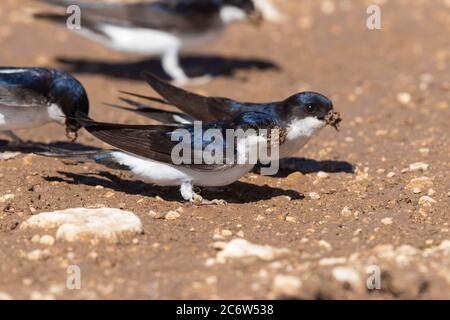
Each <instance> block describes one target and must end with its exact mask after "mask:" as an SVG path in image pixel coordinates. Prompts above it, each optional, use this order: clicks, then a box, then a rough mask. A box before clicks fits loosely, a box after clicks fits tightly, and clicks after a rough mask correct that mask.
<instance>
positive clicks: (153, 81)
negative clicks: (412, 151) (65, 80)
mask: <svg viewBox="0 0 450 320" xmlns="http://www.w3.org/2000/svg"><path fill="white" fill-rule="evenodd" d="M142 76H143V78H144V79H145V80H146V81H147V83H148V84H149V85H150V86H151V87H152V88H153V90H155V91H156V92H157V93H158V94H159V95H160V96H161V97H162V98H156V97H149V96H144V95H139V94H134V93H129V92H122V93H123V94H126V95H128V96H132V97H135V98H140V99H145V100H148V101H151V102H156V103H160V104H164V105H172V106H175V107H177V108H178V109H179V110H181V111H182V112H172V111H164V110H161V109H156V108H154V107H151V106H148V105H147V104H143V103H140V102H138V101H136V100H133V99H131V98H128V97H127V98H125V97H121V100H122V101H123V102H125V103H127V104H128V105H130V106H131V107H124V106H120V105H116V104H109V105H110V106H113V107H116V108H120V109H124V110H128V111H132V112H135V113H138V114H140V115H143V116H146V117H148V118H151V119H154V120H157V121H160V122H163V123H191V122H192V121H194V120H201V121H205V122H212V121H218V120H226V119H231V118H233V117H235V116H236V115H238V114H240V113H243V112H258V113H264V114H267V115H268V116H269V117H272V118H273V119H274V121H277V122H278V123H280V125H281V127H282V128H285V129H287V128H290V130H289V134H288V136H287V141H286V143H284V144H283V145H281V146H280V158H286V157H289V156H292V155H293V154H295V153H296V152H297V151H299V150H300V149H301V148H302V147H303V146H304V145H305V144H306V143H307V142H308V140H309V139H310V138H311V137H312V136H313V133H315V132H316V131H317V129H320V128H322V127H324V126H325V124H329V125H331V126H333V127H334V128H336V129H338V127H339V123H340V122H341V121H342V119H341V117H340V114H339V112H336V111H334V110H333V104H332V102H331V101H330V100H329V99H328V98H327V97H325V96H324V95H322V94H320V93H316V92H301V93H297V94H294V95H292V96H290V97H288V98H287V99H285V100H282V101H277V102H269V103H248V102H238V101H235V100H232V99H229V98H223V97H205V96H202V95H199V94H196V93H193V92H190V91H187V90H184V89H181V88H178V87H176V86H174V85H172V84H170V83H168V82H166V81H163V80H161V79H159V78H158V77H156V76H155V75H153V74H151V73H148V72H144V73H143V74H142Z"/></svg>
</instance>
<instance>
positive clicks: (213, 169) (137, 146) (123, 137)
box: [46, 74, 340, 204]
mask: <svg viewBox="0 0 450 320" xmlns="http://www.w3.org/2000/svg"><path fill="white" fill-rule="evenodd" d="M146 78H147V79H148V80H149V81H151V82H154V83H158V84H159V86H161V87H158V86H157V88H158V89H160V90H161V89H162V88H163V87H164V88H166V89H169V90H179V89H177V88H175V87H173V86H170V87H167V85H168V84H167V83H165V82H162V81H161V80H159V79H157V78H155V77H154V76H153V75H151V74H146ZM166 93H167V92H166ZM172 93H173V92H172ZM179 94H182V96H180V95H179ZM163 96H164V97H166V98H167V95H163ZM175 96H176V97H171V98H167V102H166V101H162V100H161V102H164V103H174V104H178V103H181V101H182V100H183V99H184V105H185V106H186V107H187V108H190V107H194V106H197V107H199V108H202V109H203V111H204V114H203V115H200V114H199V113H194V112H193V119H198V118H202V119H205V122H198V121H194V123H189V122H188V121H187V122H186V123H178V124H161V125H127V124H113V123H102V122H96V121H94V120H92V119H89V118H87V117H78V118H76V120H77V121H78V122H79V123H80V124H81V125H82V126H83V127H84V128H85V129H86V130H87V131H88V132H90V133H91V134H92V135H94V136H95V137H97V138H98V139H100V140H102V141H103V142H106V143H108V144H109V145H111V146H113V147H115V148H117V149H118V150H110V151H107V150H95V151H89V152H81V153H80V152H78V153H74V152H68V153H65V154H64V152H58V151H56V152H55V150H53V151H50V152H48V153H47V154H46V155H49V156H56V157H63V158H71V159H76V160H94V161H96V162H98V163H103V164H105V165H108V166H111V164H114V165H115V166H117V165H120V166H122V167H125V168H126V169H128V170H130V171H131V172H132V173H133V174H135V175H136V176H137V177H138V178H139V179H141V180H142V181H144V182H147V183H151V184H155V185H159V186H178V187H180V192H181V195H182V197H183V198H184V199H185V200H187V201H191V202H194V203H200V204H220V203H223V201H222V200H213V201H208V200H205V199H202V198H201V196H199V195H197V194H196V193H195V192H194V187H196V186H198V187H217V186H225V185H228V184H231V183H233V182H235V181H237V180H238V179H239V178H240V177H242V176H243V175H245V174H246V173H248V172H249V171H251V170H252V169H253V167H254V166H255V164H256V163H257V162H263V163H264V164H267V160H269V161H271V162H273V161H277V160H279V158H280V155H281V156H283V157H284V156H286V155H288V154H292V153H293V152H295V151H296V150H298V149H299V148H301V147H302V146H303V145H304V144H305V143H306V142H307V141H308V140H309V139H311V138H312V137H313V136H314V135H315V134H316V133H317V132H318V131H319V130H320V129H322V128H323V127H325V126H326V125H327V124H329V125H333V126H337V124H338V122H339V121H340V118H339V116H338V114H337V113H335V112H334V111H333V106H332V104H331V102H330V101H329V100H328V99H326V98H325V97H323V96H321V95H319V94H315V93H304V94H299V95H295V96H292V97H290V98H288V99H287V100H285V101H284V102H278V103H271V104H265V105H261V104H259V105H257V104H251V103H245V104H242V103H238V102H235V101H233V100H230V99H226V98H206V97H201V96H198V95H195V94H193V93H190V92H187V91H177V94H176V95H175ZM150 99H152V100H158V99H159V98H150ZM177 99H180V100H177ZM219 106H220V108H219ZM193 110H195V108H194V109H193ZM151 112H155V114H157V113H158V112H160V113H163V111H151ZM179 114H181V113H179ZM179 114H176V113H169V115H170V116H173V115H175V116H177V115H179ZM153 117H154V116H153V114H152V118H153ZM217 117H220V118H221V119H220V120H212V119H213V118H217ZM199 123H200V128H201V134H200V135H198V134H197V133H196V132H197V131H196V129H197V128H198V125H199ZM209 130H216V131H218V132H220V133H221V134H220V135H219V136H216V135H207V133H208V132H209ZM229 130H231V131H232V132H239V130H243V131H245V132H247V130H249V131H250V133H251V134H249V135H244V136H237V137H238V138H237V139H236V141H235V139H234V136H233V138H232V139H229V136H228V132H229ZM252 130H253V131H252ZM180 132H185V134H184V135H183V136H179V134H180ZM273 132H277V134H272V133H273ZM180 137H183V139H181V140H180V139H179V138H180ZM186 137H187V139H186V140H185V138H186ZM274 142H276V143H275V145H277V146H278V149H277V150H278V153H276V152H272V151H273V150H272V149H275V147H274ZM212 143H213V144H214V145H215V148H214V152H212V153H211V154H213V155H214V156H215V155H217V154H220V155H221V156H222V159H221V160H222V161H209V160H211V159H209V160H208V158H207V157H205V156H204V155H205V151H207V150H208V149H209V151H211V148H210V146H211V144H212ZM261 143H263V145H264V143H266V144H265V146H266V147H267V148H268V149H270V153H269V152H267V153H265V154H261V153H260V152H259V151H260V150H259V149H258V153H254V154H257V157H256V158H253V159H254V162H251V161H248V162H246V161H240V159H244V160H246V159H249V156H248V155H249V154H250V153H249V149H252V148H254V147H259V146H260V144H261ZM180 145H181V146H183V148H181V152H180ZM230 149H231V151H232V152H231V153H228V152H227V151H229V150H230ZM174 151H176V152H174ZM180 154H182V158H183V161H179V159H178V158H177V157H174V155H180ZM211 154H210V155H211ZM230 154H231V156H230ZM185 157H186V158H187V160H188V161H185V160H186V159H185ZM219 160H220V159H219Z"/></svg>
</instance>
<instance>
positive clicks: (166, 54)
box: [76, 24, 222, 83]
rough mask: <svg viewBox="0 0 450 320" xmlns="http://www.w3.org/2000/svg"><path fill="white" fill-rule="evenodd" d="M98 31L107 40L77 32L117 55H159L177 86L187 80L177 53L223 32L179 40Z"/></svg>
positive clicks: (150, 32) (139, 31)
mask: <svg viewBox="0 0 450 320" xmlns="http://www.w3.org/2000/svg"><path fill="white" fill-rule="evenodd" d="M100 29H101V31H102V32H104V33H105V34H106V35H107V37H104V36H101V35H98V34H96V33H94V32H92V31H90V30H89V29H87V28H81V29H80V30H77V31H76V32H77V33H79V34H80V35H82V36H85V37H87V38H89V39H91V40H93V41H96V42H99V43H101V44H102V45H104V46H106V47H108V48H111V49H113V50H116V51H121V52H129V53H137V54H141V55H159V56H161V57H162V66H163V69H164V71H165V72H166V73H167V74H168V75H169V76H171V77H172V78H173V79H174V80H176V81H177V82H179V83H184V82H187V80H188V77H187V76H186V74H185V72H184V71H183V69H182V68H181V66H180V63H179V51H180V50H182V49H183V48H189V47H195V46H198V45H202V44H204V43H208V42H210V41H212V40H213V39H215V38H217V36H218V35H219V34H220V33H221V32H222V29H220V28H218V29H215V30H212V31H210V32H200V33H198V34H195V35H190V36H185V37H181V36H180V37H178V36H176V35H174V34H171V33H169V32H165V31H160V30H154V29H146V28H130V27H122V26H115V25H109V24H105V25H103V26H100Z"/></svg>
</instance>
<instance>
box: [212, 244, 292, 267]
mask: <svg viewBox="0 0 450 320" xmlns="http://www.w3.org/2000/svg"><path fill="white" fill-rule="evenodd" d="M287 252H289V250H288V249H284V248H282V249H279V248H273V247H271V246H268V245H258V244H253V243H251V242H249V241H247V240H244V239H233V240H231V241H230V242H228V243H227V244H226V246H225V247H224V248H223V250H222V251H220V252H219V253H217V257H216V260H217V261H218V262H220V263H224V262H225V261H226V260H228V259H238V258H244V257H257V258H259V259H261V260H265V261H271V260H274V259H275V258H276V257H278V256H280V255H282V254H285V253H287Z"/></svg>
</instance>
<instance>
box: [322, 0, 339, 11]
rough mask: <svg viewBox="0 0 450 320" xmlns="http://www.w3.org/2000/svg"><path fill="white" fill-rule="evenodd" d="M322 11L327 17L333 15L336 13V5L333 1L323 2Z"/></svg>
mask: <svg viewBox="0 0 450 320" xmlns="http://www.w3.org/2000/svg"><path fill="white" fill-rule="evenodd" d="M320 10H322V12H323V13H324V14H326V15H330V14H333V13H334V12H335V11H336V4H335V3H334V1H332V0H322V2H321V3H320Z"/></svg>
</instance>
